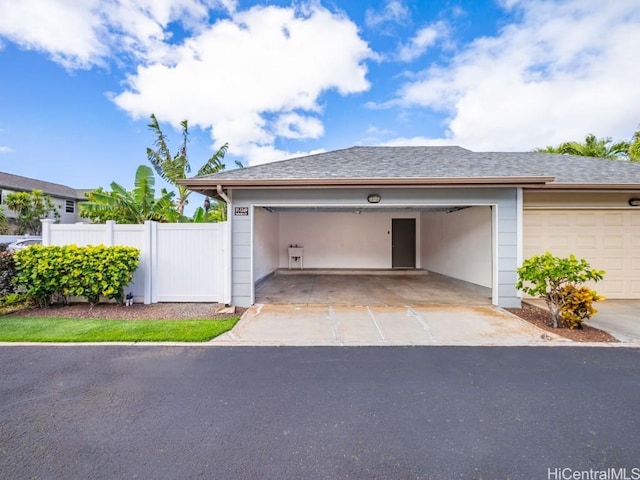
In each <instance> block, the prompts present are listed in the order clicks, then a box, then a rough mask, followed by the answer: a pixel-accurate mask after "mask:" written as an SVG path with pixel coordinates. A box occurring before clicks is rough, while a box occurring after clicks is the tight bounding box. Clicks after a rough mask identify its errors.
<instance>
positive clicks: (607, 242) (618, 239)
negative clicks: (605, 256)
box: [602, 235, 625, 249]
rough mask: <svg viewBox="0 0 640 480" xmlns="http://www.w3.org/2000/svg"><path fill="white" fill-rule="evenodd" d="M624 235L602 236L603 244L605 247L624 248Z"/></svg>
mask: <svg viewBox="0 0 640 480" xmlns="http://www.w3.org/2000/svg"><path fill="white" fill-rule="evenodd" d="M624 237H625V236H624V235H604V236H603V237H602V246H603V247H604V248H617V249H623V248H624Z"/></svg>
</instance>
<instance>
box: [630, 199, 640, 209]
mask: <svg viewBox="0 0 640 480" xmlns="http://www.w3.org/2000/svg"><path fill="white" fill-rule="evenodd" d="M629 205H631V206H632V207H640V198H630V199H629Z"/></svg>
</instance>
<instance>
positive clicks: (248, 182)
mask: <svg viewBox="0 0 640 480" xmlns="http://www.w3.org/2000/svg"><path fill="white" fill-rule="evenodd" d="M554 179H555V177H551V176H528V177H429V178H425V177H415V178H411V177H403V178H293V179H290V178H289V179H216V178H186V179H183V180H179V181H178V183H179V184H180V185H184V186H186V187H188V188H193V189H197V188H203V187H205V188H206V187H216V186H217V185H221V186H222V187H223V188H228V187H233V188H237V187H244V188H262V187H315V186H323V187H327V186H339V187H344V186H385V187H389V186H396V185H397V186H406V185H417V186H430V185H487V184H489V185H523V184H546V183H549V182H552V181H553V180H554Z"/></svg>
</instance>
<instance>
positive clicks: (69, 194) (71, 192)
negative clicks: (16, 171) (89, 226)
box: [0, 172, 87, 200]
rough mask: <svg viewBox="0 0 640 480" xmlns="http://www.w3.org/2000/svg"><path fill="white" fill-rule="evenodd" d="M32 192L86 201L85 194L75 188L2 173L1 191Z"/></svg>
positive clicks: (0, 180) (0, 179)
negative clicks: (38, 191) (4, 189)
mask: <svg viewBox="0 0 640 480" xmlns="http://www.w3.org/2000/svg"><path fill="white" fill-rule="evenodd" d="M3 188H7V189H9V190H16V191H25V192H30V191H32V190H42V192H43V193H45V194H47V195H50V196H52V197H58V198H68V199H75V200H85V197H84V195H83V192H85V191H87V190H78V189H75V188H71V187H67V186H65V185H60V184H58V183H51V182H43V181H42V180H36V179H34V178H28V177H22V176H20V175H13V174H12V173H4V172H0V189H3Z"/></svg>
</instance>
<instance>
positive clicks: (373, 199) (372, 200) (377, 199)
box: [367, 193, 382, 203]
mask: <svg viewBox="0 0 640 480" xmlns="http://www.w3.org/2000/svg"><path fill="white" fill-rule="evenodd" d="M380 200H382V197H381V196H380V195H378V194H377V193H372V194H371V195H369V196H368V197H367V202H369V203H380Z"/></svg>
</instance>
